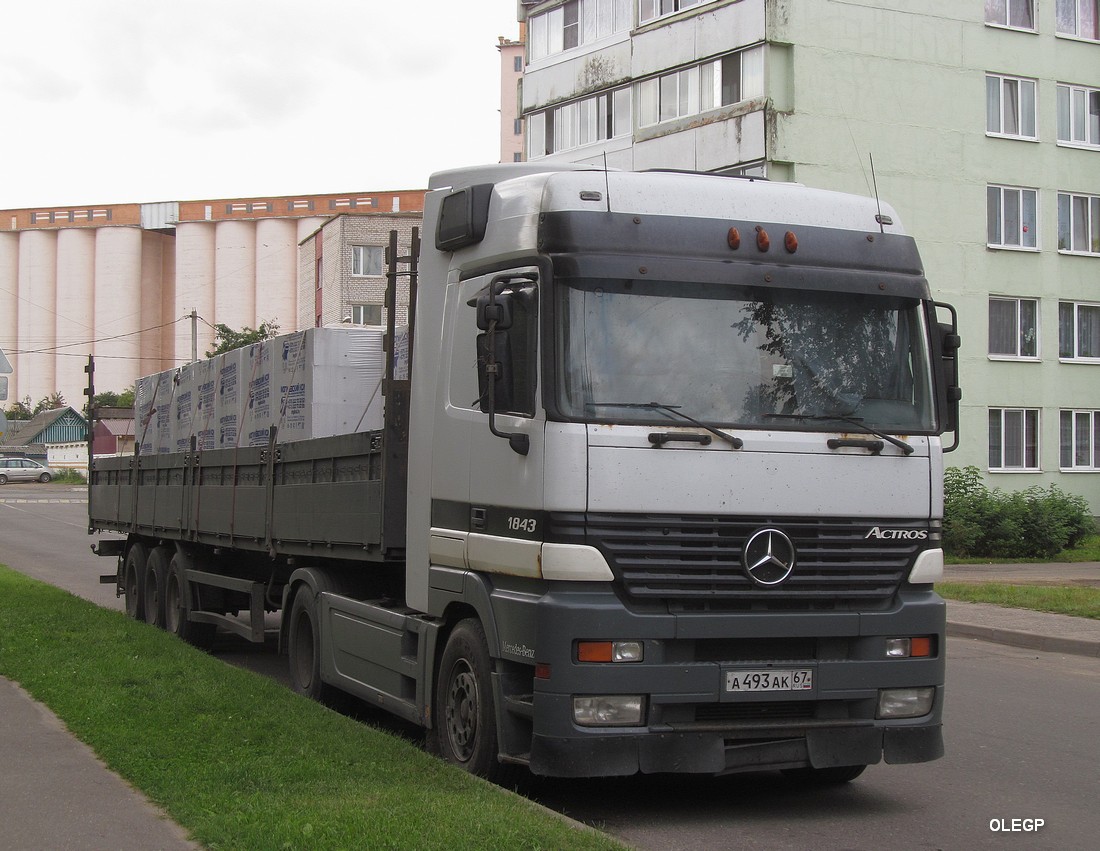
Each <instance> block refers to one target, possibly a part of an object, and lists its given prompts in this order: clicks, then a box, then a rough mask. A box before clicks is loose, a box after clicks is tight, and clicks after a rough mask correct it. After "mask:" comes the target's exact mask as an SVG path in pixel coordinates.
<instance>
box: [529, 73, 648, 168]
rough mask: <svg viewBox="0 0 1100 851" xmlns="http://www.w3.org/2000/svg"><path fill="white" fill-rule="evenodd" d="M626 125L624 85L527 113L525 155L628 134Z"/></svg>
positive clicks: (627, 107)
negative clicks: (541, 110)
mask: <svg viewBox="0 0 1100 851" xmlns="http://www.w3.org/2000/svg"><path fill="white" fill-rule="evenodd" d="M630 129H631V119H630V87H629V86H624V87H623V88H619V89H613V90H612V91H610V92H604V93H603V94H599V95H596V96H595V97H589V98H582V99H581V100H575V101H573V102H572V103H566V104H562V105H561V106H556V107H554V108H553V109H548V110H546V111H544V112H536V113H534V114H532V115H529V116H527V158H528V159H529V160H531V159H536V158H537V157H544V156H546V155H547V154H556V153H559V152H561V151H570V150H572V149H573V148H579V147H582V146H584V145H591V144H593V143H595V142H602V141H604V140H606V139H614V138H617V137H619V136H629V135H630Z"/></svg>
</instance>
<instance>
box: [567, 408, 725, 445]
mask: <svg viewBox="0 0 1100 851" xmlns="http://www.w3.org/2000/svg"><path fill="white" fill-rule="evenodd" d="M587 405H588V407H591V408H645V409H648V410H653V411H666V412H668V413H670V414H672V415H673V416H674V417H679V418H680V419H682V420H686V421H687V422H689V423H691V424H692V425H695V426H698V427H699V428H702V429H706V430H707V431H709V432H710V433H711V434H713V435H715V436H716V437H720V438H722V440H724V441H726V443H728V444H729V445H730V446H732V447H733V448H734V449H740V448H741V447H742V446H744V445H745V442H744V441H743V440H742V439H741V438H739V437H734V436H733V435H732V434H726V433H725V432H724V431H720V430H719V429H716V428H715V427H714V426H709V425H707V424H706V423H704V422H700V421H699V420H697V419H695V417H690V416H688V415H687V414H685V413H683V412H682V411H681V410H680V406H679V405H665V404H663V403H661V402H588V403H587Z"/></svg>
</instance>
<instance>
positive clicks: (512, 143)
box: [497, 24, 526, 163]
mask: <svg viewBox="0 0 1100 851" xmlns="http://www.w3.org/2000/svg"><path fill="white" fill-rule="evenodd" d="M524 48H525V44H524V41H523V25H522V24H521V25H520V37H519V39H518V40H516V41H512V40H510V39H506V38H504V37H503V36H501V37H499V38H498V39H497V50H499V51H500V161H501V162H502V163H512V162H522V160H523V118H522V112H523V105H522V103H521V100H522V98H523V85H522V81H523V66H524V64H525V61H526V60H525V56H524Z"/></svg>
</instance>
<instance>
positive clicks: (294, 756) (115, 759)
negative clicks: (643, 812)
mask: <svg viewBox="0 0 1100 851" xmlns="http://www.w3.org/2000/svg"><path fill="white" fill-rule="evenodd" d="M0 675H2V676H4V677H7V678H8V679H11V680H14V681H16V682H18V683H19V684H20V685H22V686H23V688H24V689H26V690H27V691H28V692H29V693H30V694H31V695H33V696H34V698H35V699H36V700H38V701H40V702H42V703H44V704H45V705H46V706H48V707H49V708H50V709H51V710H52V711H53V712H54V713H55V714H56V715H57V716H58V717H59V718H60V719H61V720H62V721H63V722H64V723H65V725H66V726H67V727H68V728H69V730H70V731H72V733H74V734H75V735H76V736H77V737H78V738H79V739H81V740H82V741H84V742H85V743H86V744H88V745H89V746H90V747H91V748H92V749H93V750H94V751H95V752H96V753H97V754H98V755H99V756H100V758H101V759H103V761H104V762H105V763H106V764H107V765H108V766H109V767H110V768H111V769H112V770H113V771H115V772H116V773H118V774H119V775H121V776H122V777H124V778H125V779H126V780H128V781H129V782H130V783H131V784H132V785H134V786H135V787H136V788H138V789H140V790H141V791H142V792H144V793H145V795H146V796H147V797H148V798H149V799H150V800H152V801H153V802H154V803H156V804H157V805H158V806H160V807H161V808H162V809H163V810H164V811H165V812H166V813H168V815H169V816H170V817H171V818H172V819H174V820H175V821H176V822H177V823H179V824H180V825H182V826H183V827H184V828H185V829H186V830H187V831H189V832H190V833H191V835H192V837H193V838H194V839H195V840H196V841H197V842H199V843H201V844H202V845H204V846H206V847H208V848H212V849H249V851H253V850H254V849H295V848H308V849H328V848H334V849H335V848H408V847H417V848H446V849H465V848H469V849H483V848H577V849H590V848H591V849H612V848H622V846H621V845H619V844H618V843H616V842H615V841H614V840H612V839H611V838H609V837H606V836H603V835H601V834H598V833H596V832H594V831H589V830H578V829H577V828H575V827H573V826H571V825H570V824H569V823H567V822H565V821H564V820H562V819H559V818H557V817H555V816H553V815H551V814H548V813H547V812H545V811H544V810H541V809H540V808H538V807H536V806H534V805H533V804H531V803H530V802H529V801H527V800H526V799H524V798H521V797H519V796H516V795H513V794H511V793H508V792H505V791H504V790H502V789H499V788H497V787H495V786H492V785H490V784H488V783H484V782H482V781H480V780H478V779H477V778H474V777H470V776H469V775H466V774H464V773H463V772H461V771H460V770H458V769H456V768H454V767H453V766H449V765H445V764H444V763H442V762H441V761H439V760H437V759H435V758H433V757H431V756H429V755H428V754H426V753H424V752H423V751H421V750H419V749H418V748H416V747H415V746H413V745H412V744H410V743H408V742H405V741H402V740H401V739H399V738H396V737H394V736H391V735H387V734H386V733H383V732H381V731H379V730H375V729H373V728H371V727H368V726H365V725H363V724H361V723H359V722H356V721H354V720H352V719H350V718H346V717H344V716H343V715H340V714H338V713H335V712H332V711H331V710H328V709H326V708H325V707H323V706H321V705H319V704H316V703H313V702H312V701H309V700H307V699H305V698H303V697H300V696H299V695H296V694H294V693H292V692H290V691H289V690H287V689H286V688H284V687H282V686H281V685H279V684H277V683H275V682H272V681H271V680H267V679H265V678H263V677H261V676H259V675H257V674H253V673H252V672H249V671H243V670H240V669H237V668H234V667H231V666H229V665H226V664H225V663H223V662H220V661H218V660H217V659H216V658H213V657H211V656H208V655H206V654H204V653H202V652H200V651H198V650H195V649H194V648H192V647H190V646H188V645H186V644H184V643H183V642H181V641H178V640H177V639H175V638H174V637H172V636H170V635H168V634H166V633H164V632H161V631H159V630H157V629H154V628H153V627H150V626H147V625H146V624H141V623H137V622H135V621H132V620H130V619H128V618H126V617H125V615H123V614H122V613H120V612H113V611H108V610H106V609H101V608H99V607H98V606H95V605H94V604H92V603H89V602H87V601H85V600H81V599H79V598H77V597H74V596H73V595H71V594H69V593H67V592H65V591H61V590H58V589H56V588H54V587H52V586H49V585H45V584H43V583H41V582H37V581H35V580H32V579H29V578H27V577H25V576H23V575H21V574H18V573H15V572H13V571H11V570H9V569H7V568H5V567H2V566H0Z"/></svg>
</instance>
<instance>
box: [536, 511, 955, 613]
mask: <svg viewBox="0 0 1100 851" xmlns="http://www.w3.org/2000/svg"><path fill="white" fill-rule="evenodd" d="M550 525H551V529H550V533H551V536H552V537H553V539H554V540H560V541H570V542H577V543H586V544H588V545H589V546H594V547H596V548H597V549H599V550H600V551H601V552H602V553H603V555H604V557H605V558H606V559H607V561H608V564H609V565H610V566H611V569H612V571H614V573H615V577H616V579H617V580H618V582H619V583H620V585H621V587H622V589H623V591H625V593H626V594H627V595H628V596H629V597H630V598H633V599H635V600H638V601H647V600H648V601H664V602H667V603H668V604H669V606H670V608H671V609H672V610H675V611H684V612H688V611H715V610H730V611H737V610H756V609H760V610H792V611H818V610H821V611H829V610H845V611H857V610H863V611H866V610H874V609H882V608H885V607H887V606H888V605H889V604H890V602H891V600H892V599H893V597H894V595H895V594H896V593H897V590H898V587H899V585H900V584H901V582H902V580H903V579H904V578H905V576H906V575H907V572H908V570H909V568H910V567H911V566H912V564H913V560H914V558H915V556H916V554H917V553H918V552H919V551H920V550H923V549H925V548H926V547H928V546H929V544H931V545H932V546H936V545H937V544H938V541H939V538H940V529H939V525H938V524H936V525H935V526H932V525H930V524H929V522H928V521H912V520H902V521H899V520H891V519H889V518H885V519H882V518H880V519H859V520H853V519H851V518H789V517H785V518H758V517H752V518H743V517H724V516H704V515H656V514H644V515H623V514H598V513H587V514H565V513H560V514H553V515H551V517H550ZM875 527H879V528H880V529H888V530H891V534H893V533H894V530H902V531H903V532H921V531H923V532H925V533H926V537H924V538H920V539H908V538H905V537H897V538H896V539H895V538H891V537H887V538H876V537H874V536H871V537H868V533H869V532H870V531H871V530H872V529H873V528H875ZM761 528H775V529H779V530H781V531H783V532H784V533H786V535H787V536H788V537H789V538H790V539H791V541H792V542H793V543H794V546H795V549H796V551H797V562H796V564H795V567H794V570H793V571H792V572H791V575H790V576H789V577H788V578H787V579H786V580H785V581H784V582H782V583H781V584H779V585H776V586H774V587H762V586H759V585H757V584H756V583H754V582H753V581H752V580H751V579H749V577H748V575H747V574H746V573H745V570H744V569H743V567H742V565H741V550H742V547H743V546H744V544H745V541H746V540H747V539H748V538H749V537H750V536H751V535H752V534H753V532H755V531H756V530H758V529H761Z"/></svg>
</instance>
